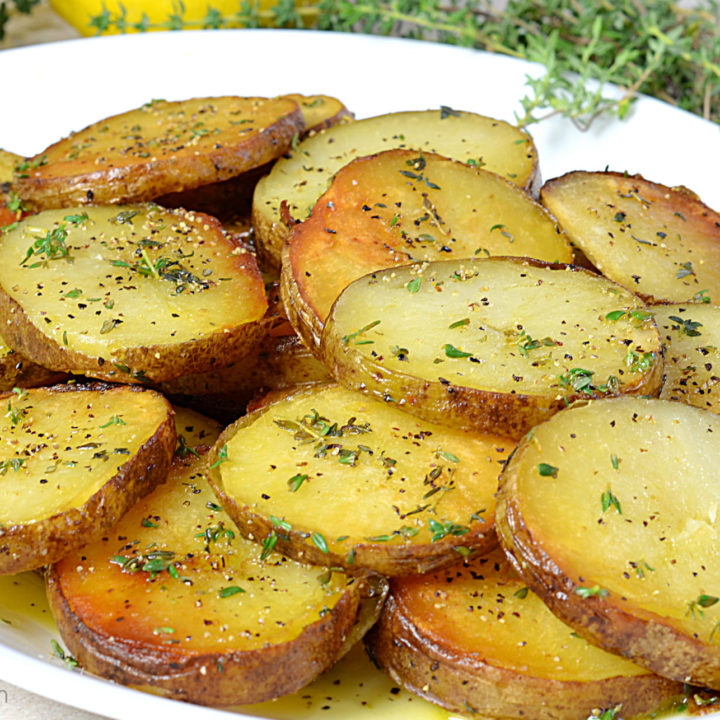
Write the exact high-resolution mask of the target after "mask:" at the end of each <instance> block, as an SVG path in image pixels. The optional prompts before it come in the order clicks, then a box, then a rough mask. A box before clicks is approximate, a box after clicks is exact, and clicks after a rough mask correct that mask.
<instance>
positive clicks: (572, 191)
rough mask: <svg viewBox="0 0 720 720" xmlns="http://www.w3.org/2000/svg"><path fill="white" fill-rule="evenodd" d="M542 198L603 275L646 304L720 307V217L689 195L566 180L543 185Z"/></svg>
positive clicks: (584, 177) (621, 181) (624, 180)
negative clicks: (691, 303)
mask: <svg viewBox="0 0 720 720" xmlns="http://www.w3.org/2000/svg"><path fill="white" fill-rule="evenodd" d="M540 198H541V201H542V203H543V204H544V205H545V206H546V207H547V208H548V209H549V210H550V212H551V213H552V214H553V215H554V216H555V217H556V218H557V219H558V221H559V223H560V226H561V227H562V228H564V229H565V231H566V232H567V234H568V235H569V236H570V239H571V240H572V242H573V244H574V245H576V246H577V247H578V248H579V249H580V250H581V251H582V252H583V253H584V254H585V256H586V257H587V258H588V260H589V261H590V262H591V263H592V264H593V265H594V266H595V267H596V268H597V269H598V270H599V271H600V272H602V274H603V275H605V276H606V277H608V278H610V279H611V280H615V282H618V283H620V284H621V285H624V286H625V287H627V288H629V289H630V290H632V291H633V292H635V293H637V294H638V295H640V296H641V297H642V298H644V299H645V300H646V301H648V302H660V301H669V302H688V301H696V302H697V301H706V300H708V299H710V300H711V301H712V302H713V303H714V304H720V272H719V271H718V268H719V267H720V215H718V214H717V213H716V212H715V211H714V210H711V209H710V208H709V207H707V205H704V204H703V203H702V202H701V201H700V199H699V198H698V197H697V195H695V194H694V193H693V192H691V191H689V190H687V189H686V188H683V187H677V188H669V187H666V186H664V185H659V184H657V183H653V182H650V181H649V180H645V179H643V178H642V177H640V176H639V175H625V174H622V173H615V172H571V173H568V174H567V175H563V176H562V177H559V178H555V179H553V180H549V181H548V182H546V183H545V185H544V186H543V188H542V190H541V193H540Z"/></svg>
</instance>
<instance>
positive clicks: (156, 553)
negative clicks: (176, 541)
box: [110, 550, 177, 580]
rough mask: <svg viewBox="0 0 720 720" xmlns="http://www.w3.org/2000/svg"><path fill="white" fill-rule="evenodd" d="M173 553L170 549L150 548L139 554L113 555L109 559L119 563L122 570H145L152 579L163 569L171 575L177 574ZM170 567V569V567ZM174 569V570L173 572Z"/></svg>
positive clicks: (131, 571)
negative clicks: (150, 549)
mask: <svg viewBox="0 0 720 720" xmlns="http://www.w3.org/2000/svg"><path fill="white" fill-rule="evenodd" d="M174 559H175V553H174V552H173V551H172V550H152V551H149V552H146V553H140V554H139V555H131V556H129V557H127V556H125V555H114V556H113V557H112V558H111V559H110V563H111V564H113V565H119V566H120V569H121V570H123V572H130V573H136V572H146V573H149V574H150V579H151V580H152V579H153V578H154V577H155V576H156V575H157V574H158V573H161V572H163V571H165V570H167V571H168V573H169V574H170V575H172V576H173V577H176V576H177V568H176V567H175V564H174V563H173V560H174ZM171 568H172V569H171ZM173 571H174V572H173Z"/></svg>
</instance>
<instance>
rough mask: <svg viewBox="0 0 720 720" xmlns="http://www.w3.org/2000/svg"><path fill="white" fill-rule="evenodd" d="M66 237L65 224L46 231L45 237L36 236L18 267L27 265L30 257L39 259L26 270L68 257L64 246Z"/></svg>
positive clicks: (68, 252)
mask: <svg viewBox="0 0 720 720" xmlns="http://www.w3.org/2000/svg"><path fill="white" fill-rule="evenodd" d="M68 217H70V216H68ZM68 235H69V232H68V230H67V224H66V223H65V222H61V223H60V224H59V225H58V226H57V227H54V228H53V229H52V230H48V231H47V232H46V233H45V235H36V236H35V242H34V243H33V244H32V245H30V247H29V248H28V249H27V250H26V251H25V257H24V258H23V259H22V261H21V262H20V265H21V266H25V263H27V261H28V260H29V259H30V258H31V257H38V258H40V259H39V260H38V261H37V262H34V263H32V264H31V265H28V266H27V267H28V268H36V267H39V266H40V265H42V263H43V262H49V261H50V260H59V259H62V258H67V257H69V255H70V250H69V249H68V247H67V245H66V244H65V241H66V240H67V238H68ZM43 256H44V257H43Z"/></svg>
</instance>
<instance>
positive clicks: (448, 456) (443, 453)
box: [435, 447, 460, 463]
mask: <svg viewBox="0 0 720 720" xmlns="http://www.w3.org/2000/svg"><path fill="white" fill-rule="evenodd" d="M435 457H437V458H440V457H442V458H445V459H446V460H449V461H450V462H454V463H459V462H460V458H459V457H458V456H457V455H453V454H452V453H451V452H448V451H447V450H443V449H442V448H441V447H439V448H437V450H435Z"/></svg>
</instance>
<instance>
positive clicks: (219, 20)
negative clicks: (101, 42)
mask: <svg viewBox="0 0 720 720" xmlns="http://www.w3.org/2000/svg"><path fill="white" fill-rule="evenodd" d="M316 2H317V0H295V8H294V11H292V10H291V12H290V13H284V12H278V11H277V10H276V9H275V7H276V6H277V4H278V3H277V0H257V1H256V2H248V3H238V1H237V0H210V2H208V1H207V0H185V2H179V1H178V0H152V1H151V0H124V1H122V2H118V0H50V5H51V6H52V8H53V9H54V10H55V12H57V13H58V15H60V16H61V17H63V18H64V19H65V20H67V21H68V22H69V23H70V24H71V25H72V26H73V27H75V28H76V29H77V30H78V31H79V32H80V33H81V34H82V35H117V34H119V33H122V32H140V31H144V30H180V29H193V30H196V29H200V28H224V27H255V26H257V25H261V26H263V27H274V26H284V27H297V26H298V23H300V24H301V25H302V26H305V27H307V26H309V25H312V23H313V21H314V20H315V18H316V17H317V10H316V9H315V8H314V7H313V6H314V5H315V4H316ZM246 7H247V9H246Z"/></svg>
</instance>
